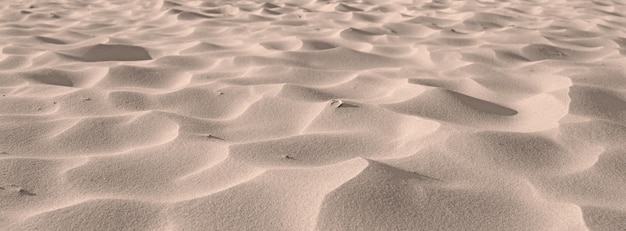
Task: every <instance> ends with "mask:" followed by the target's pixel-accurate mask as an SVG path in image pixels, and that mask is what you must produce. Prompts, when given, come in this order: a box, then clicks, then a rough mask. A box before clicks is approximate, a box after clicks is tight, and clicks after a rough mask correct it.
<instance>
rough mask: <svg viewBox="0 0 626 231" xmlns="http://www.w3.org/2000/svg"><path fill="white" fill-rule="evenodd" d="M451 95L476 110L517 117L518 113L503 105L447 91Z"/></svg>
mask: <svg viewBox="0 0 626 231" xmlns="http://www.w3.org/2000/svg"><path fill="white" fill-rule="evenodd" d="M446 91H447V92H448V93H449V94H450V95H452V96H453V97H455V98H456V99H458V100H459V101H461V103H463V104H465V105H467V106H469V107H471V108H474V109H476V110H479V111H482V112H486V113H490V114H495V115H501V116H514V115H517V111H516V110H513V109H511V108H508V107H504V106H502V105H499V104H496V103H492V102H489V101H486V100H482V99H479V98H474V97H471V96H469V95H464V94H461V93H458V92H455V91H450V90H446Z"/></svg>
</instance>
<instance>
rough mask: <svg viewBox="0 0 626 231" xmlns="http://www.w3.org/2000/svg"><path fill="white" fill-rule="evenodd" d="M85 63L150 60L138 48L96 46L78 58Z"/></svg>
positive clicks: (130, 46)
mask: <svg viewBox="0 0 626 231" xmlns="http://www.w3.org/2000/svg"><path fill="white" fill-rule="evenodd" d="M78 58H79V59H81V60H83V61H85V62H105V61H140V60H151V59H152V57H151V56H150V54H149V53H148V51H147V50H146V49H145V48H143V47H139V46H132V45H109V44H98V45H95V46H92V47H90V48H89V49H88V50H87V52H86V53H85V54H84V55H82V56H80V57H78Z"/></svg>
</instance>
